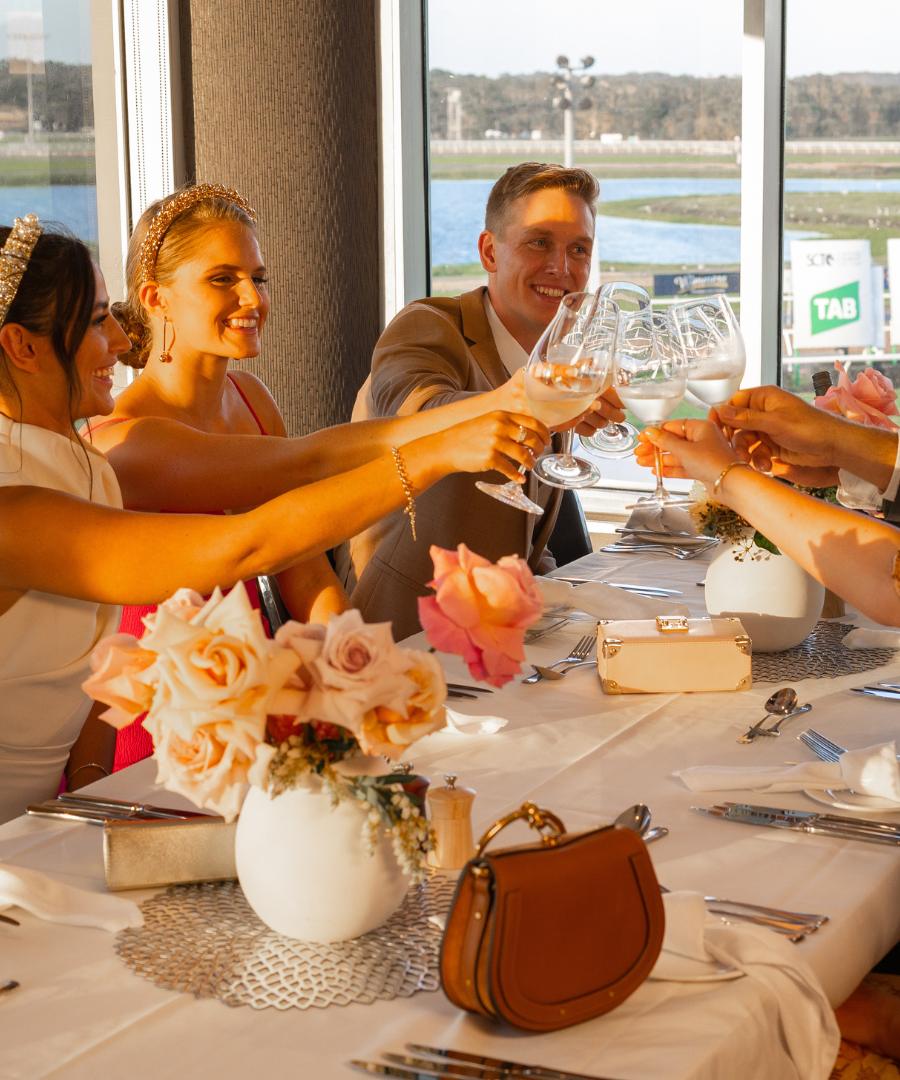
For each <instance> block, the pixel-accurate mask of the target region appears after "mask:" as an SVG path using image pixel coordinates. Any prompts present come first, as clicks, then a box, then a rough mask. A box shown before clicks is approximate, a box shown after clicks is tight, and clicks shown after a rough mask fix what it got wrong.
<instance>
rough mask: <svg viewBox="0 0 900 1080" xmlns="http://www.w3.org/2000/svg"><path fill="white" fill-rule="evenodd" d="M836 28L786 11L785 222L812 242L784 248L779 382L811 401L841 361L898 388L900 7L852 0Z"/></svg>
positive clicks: (814, 2) (810, 13) (793, 0)
mask: <svg viewBox="0 0 900 1080" xmlns="http://www.w3.org/2000/svg"><path fill="white" fill-rule="evenodd" d="M841 10H843V9H841ZM834 18H840V11H839V9H838V8H837V7H836V6H835V8H834ZM834 18H829V17H827V15H826V14H825V13H824V12H823V10H822V4H821V0H787V36H786V49H785V59H786V67H787V77H788V78H787V87H786V100H785V106H786V108H785V139H786V142H785V173H784V175H785V193H784V223H785V230H786V231H787V236H788V237H790V235H791V233H793V236H794V237H795V238H798V237H801V236H805V237H806V239H805V240H804V241H803V242H802V243H799V244H790V245H786V247H788V250H787V252H786V260H785V275H784V297H783V334H782V382H783V384H784V385H785V386H786V387H788V388H789V389H792V390H795V391H796V392H798V393H800V394H802V395H803V396H804V397H806V398H807V399H809V398H811V397H812V396H813V387H812V374H813V372H815V371H819V370H826V371H830V372H831V373H832V375H833V377H834V381H835V382H836V381H837V377H836V374H835V373H834V370H833V369H834V362H835V360H839V361H840V362H841V363H842V364H843V365H844V367H845V368H846V367H848V366H849V367H850V375H851V378H854V377H855V374H856V373H858V372H859V371H860V370H861V367H860V365H861V364H867V365H871V366H874V367H877V368H878V369H879V370H880V371H883V372H884V373H885V374H886V375H887V376H888V377H889V378H891V379H892V381H893V382H894V385H895V386H900V370H898V365H897V360H898V358H900V357H898V356H897V355H896V350H897V346H898V344H900V318H898V319H897V324H896V325H894V324H893V323H892V320H891V304H890V302H889V299H890V282H891V281H893V283H894V287H895V288H896V287H898V286H900V141H898V139H900V65H898V59H897V52H896V47H895V46H896V41H897V37H898V34H900V7H898V5H897V4H896V3H893V2H891V0H857V2H856V3H855V4H854V7H853V18H852V19H841V21H840V26H841V30H840V33H839V34H835V33H834V27H835V25H836V24H835V21H834ZM876 27H877V32H873V29H874V28H876ZM893 310H894V311H895V312H900V295H898V303H897V304H895V305H894V306H893Z"/></svg>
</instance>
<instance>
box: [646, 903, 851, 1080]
mask: <svg viewBox="0 0 900 1080" xmlns="http://www.w3.org/2000/svg"><path fill="white" fill-rule="evenodd" d="M663 903H664V905H665V909H666V933H665V937H664V939H663V951H662V952H661V953H660V956H659V960H657V962H656V966H655V967H654V969H653V971H652V972H651V974H650V978H651V979H657V980H669V979H674V980H676V981H677V980H679V978H683V976H679V974H678V970H679V963H678V962H679V959H680V958H683V957H688V958H690V959H692V960H706V961H710V960H715V961H717V962H718V963H719V964H720V965H723V966H725V965H729V966H731V967H735V968H737V969H738V970H739V971H740V972H742V973H743V974H744V975H745V976H746V977H747V978H748V979H751V980H753V982H754V983H756V985H757V987H758V989H759V991H760V993H761V994H762V996H763V997H764V998H765V999H767V1000H768V1002H769V1003H770V1004H771V1006H772V1008H773V1009H774V1010H776V1011H777V1013H778V1016H779V1021H780V1022H779V1028H780V1031H779V1034H780V1037H781V1040H782V1042H783V1045H784V1048H785V1050H786V1052H787V1053H788V1055H789V1056H790V1058H791V1060H792V1062H793V1064H794V1068H795V1069H796V1072H797V1077H798V1080H800V1078H802V1080H828V1077H829V1076H830V1075H831V1069H832V1066H833V1065H834V1059H835V1057H836V1056H837V1051H838V1045H839V1043H840V1032H839V1031H838V1026H837V1021H836V1020H835V1017H834V1012H833V1010H832V1008H831V1006H830V1005H829V1003H828V999H827V997H826V996H825V992H824V990H823V989H822V986H821V984H820V983H819V980H818V979H817V978H816V975H815V972H814V971H813V970H812V968H811V967H810V966H809V964H808V963H807V962H806V961H805V960H804V959H803V956H802V954H801V952H800V950H799V949H798V948H797V946H796V945H793V944H791V943H790V942H789V941H788V940H787V939H786V938H783V937H780V936H779V935H778V934H775V933H773V932H772V931H771V930H766V929H764V928H763V927H760V926H751V925H749V924H747V925H746V926H728V925H725V924H724V923H722V922H720V921H718V919H716V918H714V917H713V916H710V915H709V914H708V913H707V911H706V905H705V903H704V901H703V897H702V896H701V895H700V894H699V893H694V892H672V893H667V894H666V895H665V896H664V897H663ZM723 977H727V976H723Z"/></svg>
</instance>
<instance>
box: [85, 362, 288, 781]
mask: <svg viewBox="0 0 900 1080" xmlns="http://www.w3.org/2000/svg"><path fill="white" fill-rule="evenodd" d="M228 378H229V379H231V382H232V385H233V386H234V388H235V390H237V392H238V393H239V394H240V395H241V397H242V398H243V400H244V404H245V405H246V406H247V408H248V409H249V410H250V413H251V414H252V416H253V419H254V420H255V421H256V424H257V426H258V427H259V430H260V434H262V435H268V432H267V431H266V429H265V428H264V427H263V426H262V423H261V421H260V419H259V417H258V416H257V415H256V411H255V409H254V408H253V406H252V405H251V404H250V402H249V401H248V400H247V395H246V394H245V393H244V392H243V390H241V388H240V386H238V384H237V382H236V381H235V380H234V379H233V378H232V377H231V375H229V376H228ZM118 422H119V421H118V419H116V420H113V421H110V420H103V421H101V422H100V423H99V424H96V425H95V426H94V428H93V429H92V430H94V431H96V430H97V428H99V427H102V426H103V424H108V423H118ZM172 512H173V511H169V510H163V511H162V513H165V514H168V513H172ZM174 512H175V513H187V512H188V511H174ZM219 513H224V510H223V511H219ZM244 588H245V589H246V590H247V596H248V597H249V599H250V603H251V604H252V605H253V607H254V608H256V609H257V610H259V607H260V604H259V592H258V591H257V588H256V580H255V579H254V580H252V581H245V582H244ZM153 611H156V605H155V604H150V605H143V606H138V607H126V608H124V609H123V611H122V621H121V622H120V623H119V633H120V634H134V636H135V637H136V638H140V637H143V636H144V632H145V630H146V627H145V626H144V624H143V622H142V619H143V617H144V616H145V615H149V614H150V613H151V612H153ZM262 621H263V627H264V628H265V631H266V633H267V634H269V624H268V622H267V621H266V617H265V615H263V616H262ZM269 636H271V634H269ZM146 715H147V714H146V713H142V714H141V715H140V716H139V717H137V719H136V720H135V721H134V722H133V723H131V724H129V725H128V727H125V728H122V729H121V730H120V731H119V732H118V734H117V736H116V757H115V764H114V765H113V772H118V771H119V769H127V768H128V766H129V765H134V764H135V763H136V762H138V761H143V759H144V758H148V757H150V755H151V754H152V753H153V740H152V739H151V738H150V736H149V735H148V733H147V732H146V731H145V730H144V717H145V716H146Z"/></svg>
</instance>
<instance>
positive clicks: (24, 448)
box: [0, 215, 549, 822]
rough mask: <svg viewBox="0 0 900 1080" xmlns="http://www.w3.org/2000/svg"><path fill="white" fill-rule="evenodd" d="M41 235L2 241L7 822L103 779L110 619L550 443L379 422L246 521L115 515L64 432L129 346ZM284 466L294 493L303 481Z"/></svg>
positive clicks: (107, 394)
mask: <svg viewBox="0 0 900 1080" xmlns="http://www.w3.org/2000/svg"><path fill="white" fill-rule="evenodd" d="M29 218H30V219H31V215H29ZM40 232H41V230H40V227H39V225H38V223H37V221H36V219H31V220H29V219H26V220H25V221H22V222H19V221H17V223H16V226H15V229H14V230H10V229H8V228H2V229H0V244H2V245H3V247H2V251H0V822H2V821H6V820H8V819H9V818H11V817H14V816H15V815H16V814H20V813H22V812H23V811H24V809H25V807H26V806H27V805H28V804H29V803H32V802H39V801H40V800H42V799H45V798H47V797H49V796H52V795H53V794H54V793H55V792H56V790H57V788H58V786H59V781H60V776H61V774H62V771H63V768H64V767H66V771H67V775H68V781H69V785H70V787H71V788H75V787H78V786H80V785H82V784H85V783H88V782H90V781H93V780H97V779H99V778H100V777H102V776H103V775H104V774H105V773H108V772H109V771H110V768H111V765H112V754H111V751H112V745H111V738H112V736H114V735H115V732H114V731H113V730H112V729H111V728H108V727H107V725H105V724H103V723H102V722H100V721H95V720H94V718H93V716H92V717H91V720H90V722H86V719H87V718H88V712H89V709H90V704H91V703H90V701H89V700H88V699H87V698H86V697H85V695H84V694H83V692H82V691H81V683H82V681H83V680H84V679H85V678H86V677H87V674H88V671H89V657H90V652H91V650H92V648H93V646H94V645H95V644H96V643H97V641H98V640H99V638H100V637H102V636H103V635H104V634H108V633H111V632H114V631H115V629H116V626H117V625H118V622H119V610H118V608H117V607H116V606H115V605H118V604H122V603H131V604H157V603H159V602H160V601H162V600H163V599H165V598H166V597H167V596H169V595H171V594H172V593H173V592H174V591H175V589H177V588H179V587H181V586H187V587H190V588H194V589H197V590H198V591H200V592H203V593H208V592H210V591H211V590H212V589H213V588H214V587H215V586H216V585H217V584H218V585H221V586H223V587H225V588H227V587H230V586H232V585H234V583H235V582H238V581H241V580H243V579H245V578H248V577H253V576H255V575H257V574H261V573H269V572H272V571H279V570H282V569H284V568H285V567H287V566H290V565H293V564H294V563H297V562H300V561H303V560H308V559H311V558H314V557H315V556H317V555H319V554H321V553H322V552H323V551H325V550H327V549H328V548H330V547H333V546H334V545H335V544H336V543H338V542H340V541H341V540H343V539H345V538H346V537H347V536H349V535H352V534H353V533H355V532H358V531H359V530H360V529H362V528H366V527H368V526H369V525H371V524H372V523H373V522H375V521H377V520H378V519H379V518H381V517H382V516H384V515H385V514H389V513H392V512H393V511H395V510H397V509H398V508H400V507H402V506H404V505H407V506H408V505H410V503H411V501H412V500H413V499H414V497H415V496H416V495H417V494H418V493H419V492H421V491H423V490H425V488H427V487H429V486H430V485H431V484H433V483H435V482H436V481H437V480H439V479H441V478H442V477H444V476H446V475H448V474H450V473H451V472H454V471H457V470H462V471H465V472H481V471H483V470H484V469H486V468H488V469H497V470H498V471H500V472H501V473H503V474H504V475H506V476H509V477H510V478H514V477H515V475H516V469H517V466H518V465H519V464H520V463H521V464H524V465H526V466H527V467H531V466H532V465H533V463H534V456H533V452H535V451H540V450H541V449H542V447H543V446H544V445H545V444H546V443H547V442H548V441H549V433H548V432H547V431H546V429H545V428H544V427H543V425H541V424H540V423H538V422H537V421H536V420H534V419H533V418H531V417H530V416H527V415H524V414H523V415H517V416H509V415H507V414H501V413H492V414H489V415H485V416H482V417H478V418H476V419H474V420H471V421H468V422H467V423H464V424H461V425H458V426H456V427H454V428H449V429H446V430H445V431H442V432H437V433H435V434H431V435H426V436H424V437H418V436H419V434H420V432H419V430H418V429H416V428H415V425H410V424H409V423H407V422H406V421H402V420H401V421H393V422H392V423H393V425H394V426H393V428H391V427H390V426H386V423H383V422H380V421H376V422H373V423H372V424H371V425H367V427H368V431H369V435H368V442H367V450H365V451H364V450H363V449H362V448H357V450H356V451H355V453H354V455H353V456H352V460H350V461H348V468H349V471H347V472H345V473H342V474H341V475H339V476H335V477H332V478H329V479H317V477H316V475H315V473H316V470H317V469H318V470H319V471H320V472H321V471H322V469H321V465H317V464H316V463H315V458H316V455H315V440H314V441H313V444H312V449H313V453H312V454H311V456H312V458H313V465H312V466H311V467H310V468H309V470H308V475H306V477H305V480H306V486H305V487H302V488H301V489H300V490H298V491H291V492H289V493H288V494H285V495H282V496H280V497H279V498H276V499H274V500H272V501H270V502H266V503H265V504H264V505H261V506H259V507H258V508H257V509H253V510H250V511H248V512H247V513H245V514H240V515H233V516H218V515H208V514H206V515H204V514H183V515H178V516H175V515H167V514H142V513H134V512H128V511H123V510H122V509H121V506H122V496H121V492H120V489H119V484H118V482H117V479H116V475H115V473H114V472H113V469H112V468H111V466H110V464H109V462H108V461H107V460H106V458H105V457H104V456H103V455H102V454H101V453H100V452H99V451H98V450H97V449H96V448H94V447H91V446H90V445H88V444H86V443H85V442H83V441H82V440H81V439H79V438H78V436H77V435H76V434H75V431H74V428H73V424H74V421H75V420H76V419H78V418H79V417H87V416H96V415H105V414H108V413H109V412H111V411H112V407H113V401H112V396H111V389H112V377H111V376H112V371H113V368H114V366H115V363H116V359H117V357H118V356H120V355H121V354H122V353H123V352H125V351H126V350H127V349H128V348H130V342H129V340H128V338H127V337H126V336H125V334H124V333H123V332H122V329H121V327H120V326H119V324H118V323H117V322H116V321H115V319H114V318H112V316H111V314H110V311H109V303H108V300H107V296H106V289H105V287H104V284H103V278H102V276H101V275H100V273H99V271H98V270H97V269H96V267H95V266H94V265H93V263H92V261H91V255H90V252H89V251H88V249H87V248H86V247H85V245H84V244H82V243H81V241H79V240H77V239H75V237H73V236H71V235H69V234H64V233H44V234H43V235H40ZM413 419H415V418H413ZM179 426H182V425H179ZM236 438H238V439H240V438H243V437H236ZM246 438H249V439H250V440H255V441H256V442H258V443H260V444H262V445H263V447H266V448H267V447H268V446H270V445H271V444H280V443H284V444H285V445H286V446H287V445H289V443H288V440H283V439H267V438H263V437H261V436H247V437H246ZM391 440H392V441H391ZM392 446H393V447H394V448H397V447H399V449H395V451H394V452H392V450H391V447H392ZM276 456H277V455H276ZM282 460H283V463H284V464H285V468H286V471H287V473H288V475H289V476H290V478H291V481H292V482H293V481H296V482H298V483H300V482H301V481H300V480H299V479H298V478H299V476H300V474H301V473H302V471H303V470H302V468H301V467H300V466H299V465H298V464H297V462H296V461H293V462H292V461H291V460H290V456H286V457H285V458H283V459H282ZM76 740H77V744H76ZM73 744H74V745H73ZM70 751H71V753H70ZM67 762H68V764H67Z"/></svg>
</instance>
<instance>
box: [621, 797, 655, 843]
mask: <svg viewBox="0 0 900 1080" xmlns="http://www.w3.org/2000/svg"><path fill="white" fill-rule="evenodd" d="M613 825H622V826H623V827H624V828H626V829H631V831H632V832H636V833H637V834H638V836H643V835H644V833H645V832H646V831H647V830H648V829H649V828H650V807H649V806H644V804H643V803H635V804H634V806H629V807H628V809H627V810H623V811H622V813H621V814H619V816H618V817H617V818H616V820H615V821H614V822H613Z"/></svg>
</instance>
